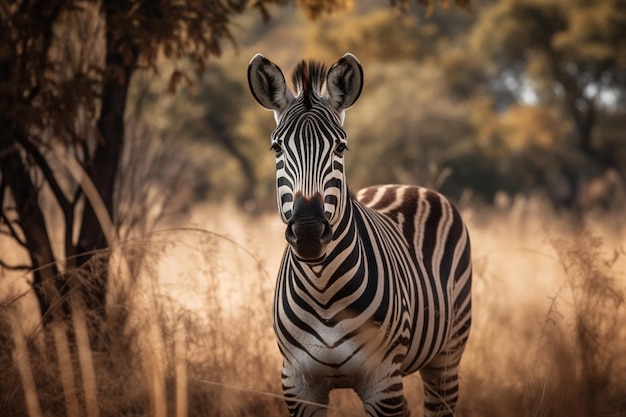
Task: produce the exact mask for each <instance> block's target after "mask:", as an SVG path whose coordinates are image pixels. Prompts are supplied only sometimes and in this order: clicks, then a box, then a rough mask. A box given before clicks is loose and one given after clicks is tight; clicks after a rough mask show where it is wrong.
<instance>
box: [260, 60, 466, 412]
mask: <svg viewBox="0 0 626 417" xmlns="http://www.w3.org/2000/svg"><path fill="white" fill-rule="evenodd" d="M248 84H249V87H250V90H251V92H252V95H253V96H254V98H255V99H256V100H257V101H258V102H259V103H260V104H261V105H262V106H263V107H265V108H267V109H269V110H272V111H273V112H274V117H275V121H276V125H277V127H276V130H275V131H274V132H273V133H272V135H271V149H272V150H273V151H274V152H275V157H276V191H277V192H276V196H277V204H278V209H279V213H280V217H281V218H282V221H283V222H284V223H285V224H286V231H285V238H286V240H287V243H288V244H287V247H286V249H285V252H284V254H283V258H282V262H281V265H280V268H279V273H278V279H277V282H276V288H275V297H274V305H273V319H274V332H275V334H276V338H277V342H278V347H279V350H280V352H281V354H282V357H283V366H282V372H281V380H282V388H283V392H284V397H285V402H286V405H287V408H288V410H289V414H290V415H291V416H299V417H300V416H301V417H309V416H326V411H327V404H328V402H329V392H330V391H331V390H332V389H335V388H351V389H353V390H354V391H355V392H356V393H357V395H358V396H359V398H360V399H361V401H362V402H363V406H364V409H365V412H366V413H367V415H369V416H402V415H409V414H410V412H409V410H408V407H407V405H406V401H405V399H404V394H403V385H402V378H403V377H404V376H405V375H408V374H411V373H414V372H416V371H419V372H420V374H421V377H422V380H423V382H424V399H425V404H424V410H425V411H424V415H425V416H453V415H454V412H455V407H456V403H457V400H458V391H459V376H458V367H459V362H460V360H461V356H462V354H463V351H464V348H465V344H466V341H467V339H468V336H469V331H470V323H471V278H472V265H471V258H470V242H469V235H468V232H467V228H466V226H465V224H464V223H463V221H462V219H461V216H460V214H459V212H458V211H457V209H456V208H455V207H454V206H453V205H452V204H451V203H450V202H449V201H448V200H447V199H446V198H445V197H443V196H442V195H440V194H439V193H437V192H435V191H431V190H428V189H425V188H421V187H417V186H408V185H382V186H372V187H368V188H365V189H363V190H361V191H359V192H358V193H357V195H356V197H355V196H353V195H352V194H350V192H349V191H348V186H347V184H346V178H345V169H344V167H345V165H344V154H345V151H346V150H347V149H348V147H347V143H348V137H347V134H346V132H345V130H344V129H343V123H344V116H345V111H346V109H348V108H349V107H351V106H352V105H353V104H354V103H355V102H356V100H357V99H358V98H359V96H360V94H361V89H362V86H363V70H362V67H361V64H360V62H359V61H358V60H357V58H356V57H355V56H354V55H352V54H349V53H348V54H346V55H344V56H343V57H342V58H341V59H340V60H339V61H337V63H335V64H334V65H332V66H331V67H330V68H329V69H327V67H326V66H325V65H323V64H322V63H319V62H317V61H314V60H309V61H304V60H303V61H301V62H300V63H299V64H298V65H297V66H296V68H295V70H294V72H293V75H292V84H293V87H294V89H295V93H293V92H292V90H291V89H290V87H289V86H288V85H287V82H286V80H285V76H284V73H283V72H282V70H281V69H280V68H279V67H278V66H277V65H276V64H274V63H273V62H271V61H270V60H268V59H267V58H265V57H264V56H263V55H261V54H257V55H255V56H254V57H253V58H252V60H251V61H250V64H249V66H248Z"/></svg>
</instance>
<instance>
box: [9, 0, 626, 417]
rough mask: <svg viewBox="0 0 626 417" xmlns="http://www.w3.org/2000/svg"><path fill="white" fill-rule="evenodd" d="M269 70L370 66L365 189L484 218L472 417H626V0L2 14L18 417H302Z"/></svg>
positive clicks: (466, 401)
mask: <svg viewBox="0 0 626 417" xmlns="http://www.w3.org/2000/svg"><path fill="white" fill-rule="evenodd" d="M259 52H260V53H262V54H263V55H265V56H266V57H267V58H269V59H270V60H272V61H274V62H275V63H276V64H278V65H279V66H280V67H281V68H282V69H283V71H284V72H285V74H286V75H287V78H290V73H291V71H292V69H293V68H294V67H295V65H296V64H297V63H298V62H299V61H300V60H301V59H305V58H306V59H308V58H313V59H317V60H319V61H322V62H324V63H325V64H327V65H331V64H332V63H334V62H336V61H337V60H338V59H339V58H340V57H341V56H342V55H343V54H344V53H346V52H351V53H353V54H354V55H356V56H357V57H358V58H359V60H360V61H361V64H362V66H363V69H364V76H365V86H364V89H363V92H362V94H361V97H360V99H359V101H358V102H357V103H356V104H355V105H354V106H353V107H352V108H351V109H350V110H348V112H347V115H346V122H345V126H344V127H345V129H346V131H347V133H348V137H349V147H350V150H349V152H348V153H347V154H346V161H347V162H346V164H347V178H348V181H349V184H350V188H351V190H352V191H353V192H356V191H357V190H358V189H359V188H361V187H364V186H367V185H373V184H381V183H405V184H415V185H422V186H426V187H430V188H433V189H436V190H438V191H440V192H442V193H443V194H445V195H446V196H448V197H449V198H450V199H451V200H452V201H453V202H454V203H455V204H456V205H457V206H458V207H459V208H460V210H461V212H462V213H463V216H464V218H465V219H466V221H467V222H468V224H469V228H470V235H471V237H472V244H473V253H474V265H475V266H474V268H475V285H474V306H475V307H474V317H475V319H474V327H473V334H472V338H471V342H470V346H469V347H468V352H467V354H466V357H465V359H464V365H463V366H464V368H463V369H464V372H463V374H462V378H463V380H464V381H465V383H462V389H463V392H462V403H461V405H460V409H459V414H460V415H462V416H509V415H510V416H561V415H563V416H565V415H567V416H601V415H602V416H604V415H606V416H609V415H611V416H625V415H626V401H625V400H624V399H625V398H626V360H625V359H624V356H623V352H624V349H626V334H625V330H624V328H623V323H624V319H626V312H625V307H624V303H623V300H624V298H623V291H624V289H625V287H626V278H625V277H624V271H625V270H626V266H625V261H624V255H625V254H624V244H625V243H626V240H625V239H624V230H625V226H626V225H625V222H626V216H624V209H625V206H626V4H625V3H624V2H623V1H621V0H603V1H601V2H599V1H593V0H471V2H470V1H468V0H456V1H452V0H421V1H409V0H395V1H393V0H392V1H391V2H388V1H386V0H360V1H356V0H295V1H286V0H255V1H246V0H231V1H223V0H186V1H147V0H101V1H95V0H93V1H89V0H82V1H79V0H56V1H52V2H43V3H42V2H37V1H32V0H8V1H5V2H3V3H2V4H0V208H1V212H0V344H2V347H3V348H2V349H0V351H2V353H0V415H7V416H8V415H11V416H22V415H23V416H29V417H34V416H48V415H49V416H61V415H64V416H72V417H73V416H88V417H96V416H109V415H110V416H131V415H132V416H157V417H161V416H166V415H172V416H174V415H175V416H177V417H186V416H200V415H202V416H231V415H232V416H235V415H237V416H257V415H286V408H285V407H284V406H283V404H282V400H281V399H280V398H279V396H280V381H279V368H280V358H279V355H278V350H277V348H276V346H275V342H274V339H273V333H272V324H271V305H272V293H273V283H274V277H275V274H276V270H277V268H278V265H279V262H280V257H281V254H282V251H283V248H284V245H285V242H284V238H283V233H284V229H283V226H282V224H281V223H280V221H279V219H278V216H277V214H276V207H275V204H276V203H275V185H274V157H273V152H270V151H269V150H268V149H269V145H270V134H271V132H272V130H273V129H274V128H275V122H274V118H273V116H272V113H271V112H268V111H266V110H264V109H263V108H261V107H260V106H259V105H258V103H257V102H256V101H255V100H254V99H253V98H252V96H251V94H250V92H249V90H248V85H247V79H246V73H247V65H248V62H249V60H250V58H251V57H252V56H253V55H254V54H256V53H259ZM406 387H407V388H405V389H406V391H407V392H408V393H407V397H408V400H409V403H410V404H411V406H412V409H413V410H414V411H413V415H418V416H419V415H421V406H420V404H421V401H422V400H421V398H422V397H421V395H422V392H421V387H420V380H419V376H414V377H412V379H409V380H408V382H407V385H406ZM329 413H330V415H352V414H354V415H362V408H360V405H359V403H358V401H357V400H356V398H355V397H354V396H351V393H343V392H341V393H339V394H336V395H335V394H333V397H332V398H331V410H330V411H329Z"/></svg>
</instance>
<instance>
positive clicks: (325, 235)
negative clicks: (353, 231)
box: [320, 222, 333, 245]
mask: <svg viewBox="0 0 626 417" xmlns="http://www.w3.org/2000/svg"><path fill="white" fill-rule="evenodd" d="M332 239H333V229H332V227H330V223H328V222H324V231H323V232H322V236H320V242H322V244H324V245H325V244H327V243H328V242H330V241H331V240H332Z"/></svg>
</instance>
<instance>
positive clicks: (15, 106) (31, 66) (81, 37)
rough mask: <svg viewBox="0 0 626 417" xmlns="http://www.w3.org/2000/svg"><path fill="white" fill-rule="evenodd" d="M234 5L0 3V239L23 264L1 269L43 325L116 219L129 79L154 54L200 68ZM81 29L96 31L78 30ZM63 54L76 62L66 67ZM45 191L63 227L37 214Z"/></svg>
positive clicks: (100, 284) (225, 34) (91, 294)
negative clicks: (29, 288) (15, 248)
mask: <svg viewBox="0 0 626 417" xmlns="http://www.w3.org/2000/svg"><path fill="white" fill-rule="evenodd" d="M257 6H258V7H259V8H263V7H264V6H265V3H264V2H258V3H257ZM244 7H245V2H244V1H241V2H225V1H220V0H213V1H204V0H198V1H191V2H185V3H177V2H174V3H160V2H151V1H131V0H108V1H103V2H88V1H78V0H65V1H55V2H45V3H44V4H39V2H34V1H30V0H16V1H13V2H10V3H8V4H5V3H3V5H2V6H0V42H1V43H0V44H1V45H3V46H2V47H1V48H0V79H1V81H0V113H1V116H0V131H1V132H2V133H1V135H2V136H1V137H0V157H1V160H0V173H1V174H0V200H1V203H2V206H1V209H2V211H1V213H0V215H1V220H2V221H1V223H0V232H1V233H2V234H3V235H5V236H8V237H9V238H12V239H13V240H14V241H15V242H16V243H17V244H19V245H20V246H21V247H23V248H24V250H25V252H26V254H27V256H28V262H27V263H24V264H20V265H14V264H12V263H10V261H9V260H7V259H5V258H2V259H0V262H2V263H1V265H2V267H3V268H7V269H15V268H19V269H28V270H32V271H33V276H34V278H33V289H34V292H35V294H36V296H37V299H38V302H39V306H40V309H41V314H42V317H44V318H45V317H48V313H49V312H50V311H51V310H52V309H53V308H54V307H55V306H57V305H58V304H59V303H60V302H61V300H62V299H64V297H65V295H67V293H68V291H69V290H70V288H71V287H72V285H74V284H75V282H74V281H71V280H70V279H69V277H70V272H71V271H73V270H75V269H78V268H81V267H83V266H85V265H87V264H89V262H90V261H91V260H92V259H93V257H94V254H95V253H97V252H98V251H101V250H103V249H106V248H107V247H108V245H109V244H110V238H111V236H114V235H115V231H114V230H107V226H106V225H105V224H104V223H103V222H102V218H103V215H104V216H105V217H108V218H109V219H110V218H113V217H115V183H116V176H117V172H118V168H119V163H120V159H121V156H122V152H123V149H124V140H125V135H124V113H125V110H126V105H127V94H128V88H129V84H130V81H131V78H132V76H133V74H134V73H135V72H136V71H137V70H138V69H140V68H153V67H154V65H155V62H156V58H157V56H158V54H159V53H162V54H164V55H165V56H166V57H168V58H170V59H183V58H185V59H188V60H190V61H191V62H192V63H193V64H194V65H195V67H196V68H197V69H198V70H201V69H202V68H203V66H204V64H205V61H206V59H207V58H209V57H210V56H217V55H219V54H220V53H221V45H220V42H221V41H222V40H223V39H226V40H230V41H231V42H234V40H233V38H232V35H231V33H230V30H229V19H230V16H231V15H232V14H234V13H238V12H241V11H242V10H243V9H244ZM93 22H96V24H95V25H94V24H93ZM87 27H91V28H93V27H96V28H97V29H96V30H95V31H92V32H90V33H88V31H86V28H87ZM14 46H17V47H14ZM68 56H74V57H75V58H76V60H75V61H73V62H72V61H71V60H70V61H69V62H68V61H67V58H68ZM178 80H180V77H178ZM174 81H177V80H174ZM63 165H65V167H64V166H63ZM72 165H75V167H78V170H79V171H83V172H84V174H85V177H86V178H87V183H90V184H89V185H91V186H93V189H94V190H96V191H97V193H96V196H97V198H96V199H95V200H100V202H101V204H102V208H103V210H101V211H103V213H100V214H99V213H98V207H97V201H95V200H94V199H93V198H92V199H89V198H86V192H85V189H84V185H85V183H82V184H79V179H78V178H72V176H71V175H69V172H68V167H70V166H72ZM74 174H76V172H74ZM78 175H79V176H80V172H79V173H78ZM47 193H49V194H50V195H51V197H52V198H51V199H50V200H51V201H52V204H53V206H54V209H58V210H60V212H61V214H62V216H61V217H62V220H63V224H62V225H55V224H51V218H50V215H49V214H50V211H49V210H47V209H46V208H45V207H44V206H43V199H44V196H45V195H46V194H47ZM56 227H59V228H60V229H61V230H62V232H61V234H62V236H63V239H62V241H63V245H62V247H60V248H59V247H55V246H54V244H53V243H52V242H51V239H50V236H49V231H53V230H54V229H55V228H56ZM107 237H108V238H107ZM59 261H60V262H59ZM91 276H93V277H95V279H92V280H91V282H89V285H88V288H87V287H83V290H84V291H83V294H84V295H85V299H84V301H85V303H86V306H87V309H88V311H91V312H93V313H95V314H97V315H100V316H102V315H103V314H104V301H105V297H106V290H107V275H106V269H101V270H100V271H98V272H97V273H95V274H92V275H91ZM65 311H66V313H68V312H69V307H67V306H66V308H65Z"/></svg>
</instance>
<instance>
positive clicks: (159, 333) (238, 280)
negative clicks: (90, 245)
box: [0, 207, 626, 417]
mask: <svg viewBox="0 0 626 417" xmlns="http://www.w3.org/2000/svg"><path fill="white" fill-rule="evenodd" d="M202 209H203V210H202V211H198V212H197V213H196V215H197V217H196V218H193V219H191V220H188V223H187V224H190V223H191V224H199V225H200V226H197V227H195V228H186V229H176V228H173V229H170V230H167V231H162V232H159V233H152V234H150V235H148V236H142V238H141V239H135V240H129V241H128V242H125V243H124V244H123V245H122V246H121V251H120V252H119V253H116V254H115V256H113V257H111V259H110V261H109V263H107V264H106V265H103V267H107V268H109V273H110V276H111V279H112V286H111V292H110V294H109V298H108V300H109V301H108V306H107V310H108V311H107V313H108V314H107V316H106V322H105V323H100V324H99V326H98V327H99V328H98V331H99V332H101V334H102V342H101V343H100V345H101V346H98V347H95V346H91V347H90V346H89V345H88V343H87V344H86V342H85V340H86V336H85V335H84V334H81V332H83V333H84V332H85V331H93V329H86V328H82V327H81V326H83V325H84V324H85V323H88V322H90V321H89V320H86V319H85V318H84V317H82V316H81V315H80V314H79V315H77V316H76V315H75V317H74V319H73V320H74V321H73V322H64V323H61V325H62V326H64V327H63V328H60V329H59V332H60V333H59V334H61V333H62V334H65V335H67V337H66V338H65V340H66V342H64V341H63V340H64V338H62V337H49V336H46V335H45V334H44V333H43V332H42V331H41V328H40V327H39V326H32V325H30V324H29V323H28V322H26V321H24V320H23V319H22V318H23V311H24V308H25V307H24V305H25V304H24V303H27V302H28V298H29V297H28V296H26V297H22V298H19V297H18V296H19V294H17V295H16V294H13V295H12V296H7V298H6V299H5V300H4V301H2V304H0V343H2V347H3V348H2V349H0V415H2V416H4V415H7V416H27V417H38V416H74V415H78V416H94V417H95V416H98V417H109V416H111V417H112V416H122V417H125V416H146V417H147V416H150V417H153V416H154V417H157V416H176V417H192V416H208V417H212V416H244V417H245V416H279V415H286V414H287V412H286V408H285V407H284V405H283V401H282V399H281V392H280V356H279V353H278V349H277V347H276V345H275V342H274V336H273V332H272V324H271V308H272V293H273V285H274V276H275V271H276V268H277V265H278V263H279V261H280V256H281V253H282V248H283V245H284V243H283V237H282V226H281V225H280V224H279V223H278V222H277V221H276V219H275V217H274V216H270V217H264V216H261V217H256V218H249V217H246V216H244V215H237V216H236V218H237V221H236V222H233V221H232V216H233V210H232V209H231V208H228V209H227V210H224V208H223V207H218V208H216V207H203V208H202ZM203 213H204V214H203ZM542 213H543V212H542ZM483 214H484V213H483ZM544 214H545V213H544ZM466 217H468V218H469V219H470V231H471V234H472V243H473V252H474V262H475V285H474V301H473V305H474V326H473V329H472V335H471V338H470V343H469V346H468V348H467V353H466V355H465V357H464V360H463V363H462V381H461V386H462V393H461V395H462V399H461V403H460V405H459V415H460V416H502V417H506V416H520V417H526V416H533V417H534V416H580V417H588V416H589V417H591V416H626V400H625V399H626V355H624V352H626V334H625V333H626V331H625V330H624V327H625V326H624V325H623V323H626V311H625V307H624V302H623V297H624V296H623V291H624V289H625V286H626V279H625V277H624V275H623V271H624V254H623V249H622V248H621V246H620V245H622V244H623V243H624V241H623V240H622V239H621V238H620V237H619V234H613V235H610V234H609V233H606V232H603V230H605V229H603V225H602V224H596V225H594V226H591V227H590V228H588V229H585V230H584V231H582V232H577V231H572V230H571V229H569V228H568V227H567V225H566V224H564V223H562V222H559V221H558V219H557V218H556V217H543V218H540V217H539V212H534V213H532V212H531V213H530V214H528V213H525V214H523V215H520V214H519V213H517V214H516V212H515V210H510V211H507V212H506V213H501V214H499V215H498V214H497V213H493V212H490V213H489V216H482V215H480V212H479V211H475V212H473V213H472V212H469V211H468V212H467V213H466ZM209 230H211V231H209ZM601 236H602V237H603V238H602V237H601ZM122 258H123V259H125V261H124V262H122ZM124 265H125V266H124ZM268 271H269V272H268ZM75 279H77V280H84V281H85V284H86V283H88V281H89V276H85V275H84V274H83V275H80V274H78V275H77V276H76V278H75ZM16 297H17V298H19V301H15V300H16ZM79 311H80V310H79ZM405 393H406V396H407V399H408V403H409V405H410V407H411V408H412V409H413V411H412V415H413V416H420V415H421V414H422V413H421V401H422V395H423V394H422V391H421V382H420V379H419V376H417V375H415V376H411V377H409V378H407V379H406V381H405ZM330 406H331V409H330V411H329V415H330V416H342V415H363V414H362V413H363V412H362V408H361V405H360V403H359V401H358V399H357V398H356V395H355V394H354V393H352V392H348V391H343V390H340V391H337V392H333V393H332V395H331V404H330Z"/></svg>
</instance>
